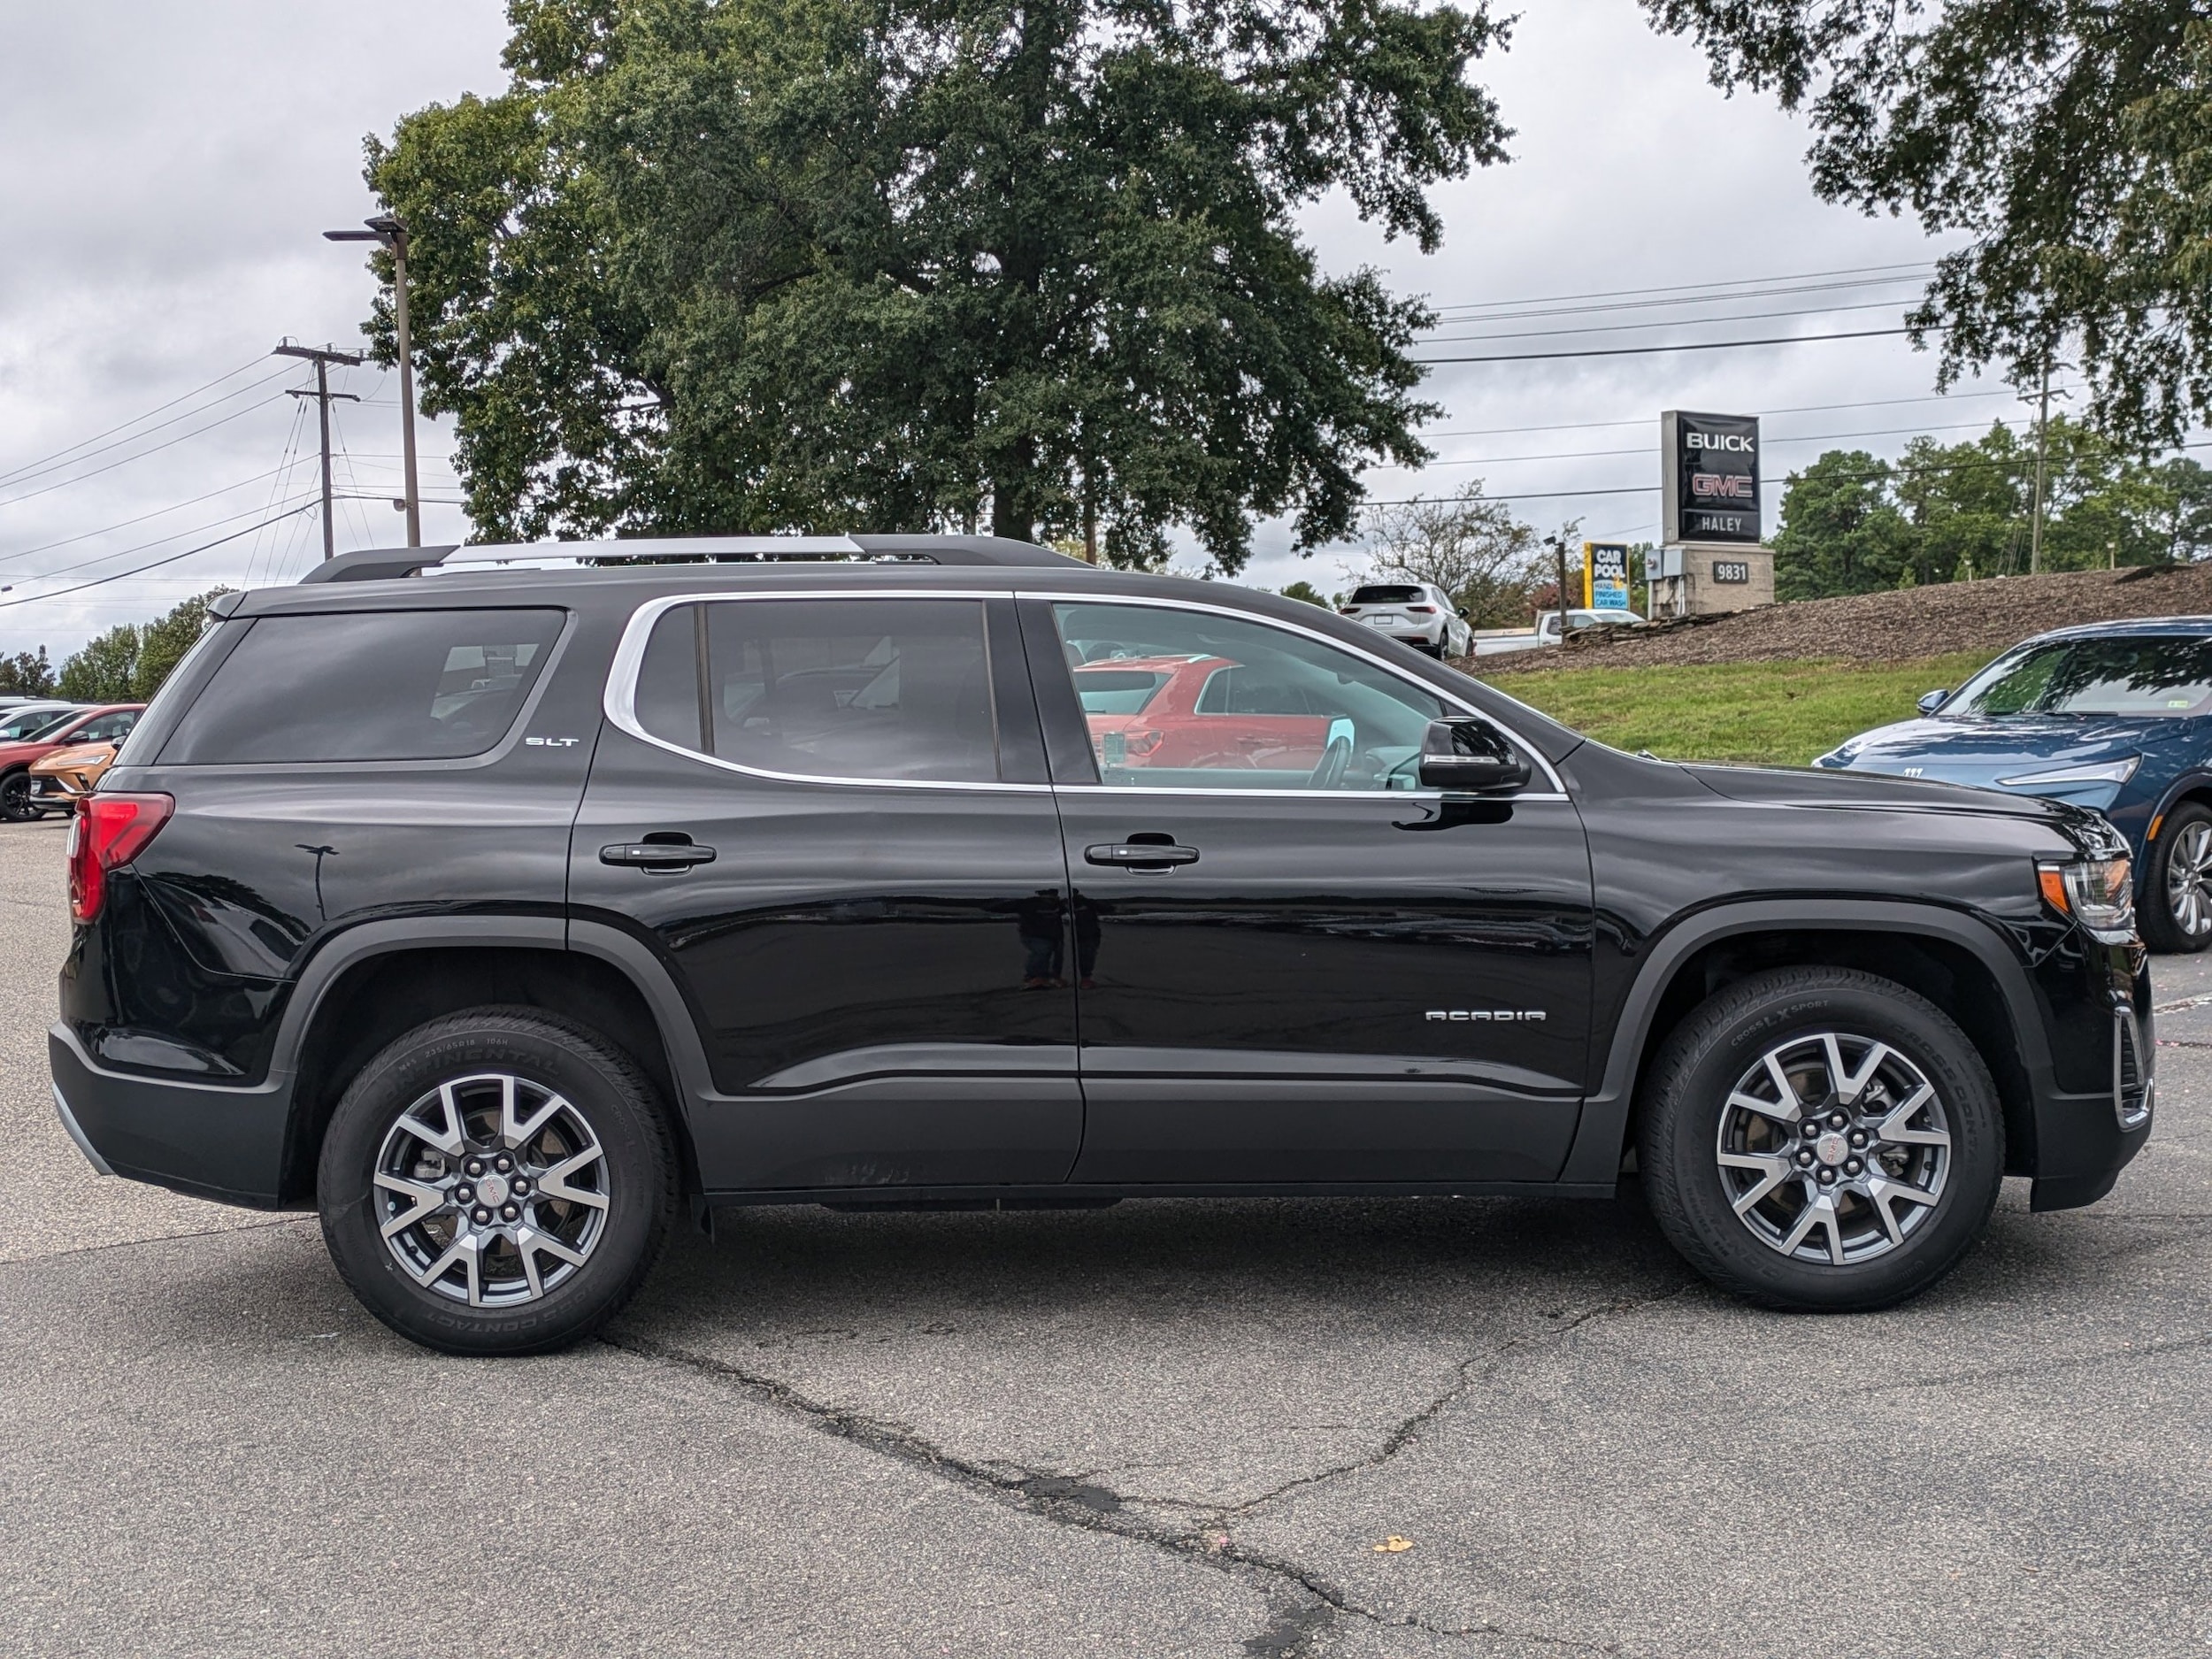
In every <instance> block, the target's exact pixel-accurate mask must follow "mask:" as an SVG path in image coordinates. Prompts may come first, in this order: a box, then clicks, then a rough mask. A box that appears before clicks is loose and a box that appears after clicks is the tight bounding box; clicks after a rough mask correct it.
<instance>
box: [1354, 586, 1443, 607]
mask: <svg viewBox="0 0 2212 1659" xmlns="http://www.w3.org/2000/svg"><path fill="white" fill-rule="evenodd" d="M1427 597H1428V595H1426V594H1425V593H1423V592H1422V591H1421V590H1420V589H1419V588H1360V589H1359V590H1358V591H1357V592H1356V593H1355V594H1354V595H1352V603H1354V604H1356V605H1417V604H1419V603H1421V602H1422V601H1423V600H1425V599H1426V598H1427Z"/></svg>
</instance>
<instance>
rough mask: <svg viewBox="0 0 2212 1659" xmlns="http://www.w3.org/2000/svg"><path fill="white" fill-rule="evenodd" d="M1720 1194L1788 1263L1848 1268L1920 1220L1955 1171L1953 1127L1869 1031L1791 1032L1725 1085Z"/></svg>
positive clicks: (1897, 1055) (1902, 1061)
mask: <svg viewBox="0 0 2212 1659" xmlns="http://www.w3.org/2000/svg"><path fill="white" fill-rule="evenodd" d="M1715 1156H1716V1159H1717V1167H1718V1172H1719V1175H1720V1182H1721V1190H1722V1192H1723V1194H1724V1195H1725V1196H1726V1198H1727V1200H1728V1204H1729V1208H1730V1209H1732V1210H1734V1211H1735V1214H1736V1217H1737V1219H1738V1220H1740V1221H1741V1222H1742V1223H1743V1225H1745V1227H1746V1228H1747V1229H1748V1230H1749V1231H1750V1233H1751V1234H1752V1236H1753V1237H1754V1238H1756V1239H1757V1240H1759V1241H1760V1242H1761V1243H1763V1244H1764V1245H1765V1246H1767V1248H1770V1249H1771V1250H1774V1251H1776V1252H1778V1254H1780V1255H1782V1256H1788V1257H1790V1258H1791V1259H1793V1260H1794V1261H1801V1262H1808V1263H1818V1264H1821V1265H1824V1266H1832V1267H1847V1266H1852V1265H1855V1264H1856V1263H1860V1262H1866V1261H1871V1260H1873V1259H1874V1258H1875V1257H1876V1256H1886V1255H1887V1254H1888V1253H1889V1252H1890V1251H1892V1250H1894V1249H1896V1248H1899V1247H1900V1246H1901V1245H1902V1244H1904V1243H1906V1242H1907V1241H1908V1240H1910V1239H1911V1238H1912V1237H1913V1235H1914V1234H1915V1233H1918V1232H1919V1231H1920V1230H1921V1229H1922V1228H1923V1227H1924V1226H1926V1225H1928V1223H1929V1221H1930V1219H1931V1218H1932V1217H1933V1216H1934V1215H1935V1213H1936V1210H1937V1209H1938V1207H1939V1205H1940V1204H1941V1203H1942V1202H1943V1194H1944V1190H1945V1188H1946V1187H1947V1185H1948V1183H1949V1179H1950V1172H1951V1130H1950V1123H1949V1120H1948V1118H1947V1116H1946V1114H1945V1112H1944V1110H1943V1102H1942V1100H1941V1099H1940V1097H1939V1095H1938V1094H1937V1093H1936V1089H1935V1086H1934V1085H1933V1084H1932V1083H1931V1082H1930V1081H1929V1080H1928V1078H1927V1074H1926V1073H1925V1072H1924V1071H1922V1070H1921V1069H1920V1067H1919V1066H1918V1065H1917V1064H1915V1063H1914V1062H1913V1061H1912V1060H1911V1059H1910V1058H1909V1057H1908V1056H1905V1055H1904V1054H1902V1053H1901V1052H1900V1051H1899V1050H1898V1049H1896V1048H1893V1047H1892V1046H1891V1045H1890V1044H1888V1043H1886V1042H1883V1041H1879V1040H1878V1039H1877V1038H1872V1037H1865V1036H1859V1035H1855V1034H1852V1033H1845V1032H1832V1031H1830V1032H1820V1033H1815V1034H1814V1035H1811V1036H1806V1037H1793V1038H1792V1039H1791V1040H1790V1041H1787V1042H1786V1043H1782V1044H1780V1045H1778V1047H1776V1048H1770V1049H1768V1050H1767V1052H1766V1053H1764V1054H1763V1055H1762V1056H1759V1059H1758V1060H1757V1062H1756V1063H1755V1064H1753V1065H1752V1066H1751V1067H1750V1068H1749V1069H1748V1070H1747V1071H1745V1072H1744V1074H1743V1076H1742V1077H1741V1078H1740V1079H1738V1080H1737V1083H1736V1087H1734V1088H1733V1089H1732V1090H1731V1091H1730V1092H1729V1095H1728V1101H1727V1103H1726V1104H1725V1105H1724V1107H1723V1108H1722V1110H1721V1115H1720V1134H1719V1138H1718V1141H1717V1146H1716V1148H1715Z"/></svg>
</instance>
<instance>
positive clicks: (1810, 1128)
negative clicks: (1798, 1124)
mask: <svg viewBox="0 0 2212 1659" xmlns="http://www.w3.org/2000/svg"><path fill="white" fill-rule="evenodd" d="M1819 1134H1820V1119H1819V1118H1807V1119H1806V1120H1805V1139H1806V1140H1808V1141H1811V1140H1815V1139H1817V1138H1818V1136H1819Z"/></svg>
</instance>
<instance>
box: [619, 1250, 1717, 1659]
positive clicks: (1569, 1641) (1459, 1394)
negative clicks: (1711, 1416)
mask: <svg viewBox="0 0 2212 1659" xmlns="http://www.w3.org/2000/svg"><path fill="white" fill-rule="evenodd" d="M1695 1286H1696V1281H1695V1280H1694V1279H1692V1280H1685V1281H1684V1282H1683V1283H1682V1284H1680V1285H1678V1286H1675V1287H1674V1288H1673V1289H1671V1290H1668V1291H1664V1292H1662V1293H1660V1294H1655V1295H1650V1296H1643V1297H1615V1298H1613V1299H1611V1300H1609V1301H1607V1302H1601V1303H1599V1304H1598V1305H1596V1306H1594V1307H1591V1308H1586V1309H1583V1310H1580V1311H1578V1312H1575V1313H1572V1314H1568V1315H1565V1316H1563V1317H1560V1318H1558V1319H1556V1320H1555V1321H1554V1322H1553V1323H1552V1324H1551V1325H1549V1326H1548V1327H1547V1328H1546V1329H1545V1330H1543V1331H1541V1332H1539V1333H1532V1334H1529V1335H1525V1336H1518V1337H1513V1338H1510V1339H1509V1340H1507V1341H1505V1342H1504V1343H1502V1344H1501V1345H1500V1346H1499V1347H1498V1348H1496V1349H1495V1350H1494V1351H1493V1352H1491V1353H1490V1354H1488V1355H1486V1356H1474V1357H1472V1358H1470V1359H1467V1360H1465V1361H1463V1362H1461V1363H1460V1364H1459V1365H1458V1366H1457V1367H1456V1368H1455V1370H1456V1373H1457V1374H1456V1375H1455V1377H1454V1379H1453V1381H1452V1384H1451V1386H1449V1387H1448V1388H1446V1389H1444V1390H1443V1391H1442V1392H1441V1393H1440V1394H1438V1395H1437V1396H1436V1398H1435V1399H1433V1400H1432V1401H1430V1402H1428V1403H1427V1404H1426V1405H1425V1406H1423V1407H1422V1408H1421V1409H1419V1410H1417V1411H1415V1412H1413V1413H1412V1414H1411V1415H1410V1416H1409V1417H1406V1418H1405V1419H1404V1420H1403V1421H1402V1422H1401V1423H1400V1424H1399V1425H1397V1426H1396V1427H1395V1428H1394V1429H1393V1430H1392V1431H1391V1432H1390V1434H1389V1435H1388V1436H1387V1437H1386V1439H1385V1440H1384V1441H1383V1443H1382V1445H1381V1447H1380V1448H1378V1450H1377V1451H1375V1452H1374V1453H1372V1454H1371V1455H1368V1456H1366V1457H1363V1458H1360V1459H1357V1460H1355V1461H1353V1462H1350V1463H1345V1464H1342V1465H1340V1466H1339V1467H1336V1468H1333V1469H1329V1470H1326V1471H1321V1472H1319V1473H1317V1474H1314V1475H1308V1476H1302V1477H1301V1478H1300V1479H1297V1480H1294V1481H1289V1482H1286V1484H1285V1485H1283V1486H1280V1487H1278V1488H1277V1489H1276V1490H1274V1491H1272V1492H1270V1493H1267V1494H1263V1496H1261V1497H1258V1498H1254V1499H1250V1500H1248V1502H1244V1503H1240V1504H1235V1505H1226V1506H1225V1505H1218V1504H1198V1503H1194V1502H1190V1501H1188V1500H1172V1499H1158V1498H1151V1497H1144V1496H1135V1495H1125V1494H1121V1493H1118V1492H1116V1491H1114V1490H1113V1489H1112V1488H1110V1487H1108V1486H1100V1485H1097V1484H1095V1483H1093V1482H1091V1481H1087V1480H1085V1479H1081V1478H1079V1477H1077V1476H1070V1475H1058V1474H1048V1473H1044V1472H1041V1471H1035V1470H1030V1469H1025V1468H1024V1467H1022V1466H1021V1465H1020V1464H1018V1463H1006V1462H1001V1461H998V1460H992V1461H988V1462H985V1461H979V1460H977V1459H973V1458H967V1457H962V1456H959V1455H956V1454H955V1453H952V1452H949V1451H947V1450H946V1449H945V1448H942V1447H941V1446H939V1445H937V1444H936V1443H935V1442H933V1440H929V1439H928V1438H927V1437H926V1436H925V1435H924V1434H922V1433H921V1432H918V1430H916V1429H915V1428H914V1427H913V1426H912V1425H910V1424H905V1423H900V1422H896V1421H894V1420H890V1419H886V1418H881V1417H871V1416H869V1415H867V1414H866V1413H864V1412H860V1411H855V1410H849V1409H845V1408H843V1407H840V1406H833V1405H830V1404H827V1403H826V1402H822V1401H819V1400H816V1399H813V1398H811V1397H810V1396H809V1395H807V1394H803V1393H802V1392H801V1391H800V1390H798V1389H796V1388H795V1387H793V1386H791V1385H790V1384H788V1383H787V1382H783V1381H781V1380H780V1379H777V1378H774V1377H769V1376H764V1375H763V1374H761V1373H759V1372H757V1371H748V1370H746V1369H745V1368H744V1367H743V1366H741V1365H737V1364H733V1363H730V1362H729V1361H727V1360H723V1359H718V1358H717V1357H715V1356H712V1355H709V1354H701V1353H698V1352H695V1350H692V1349H688V1348H679V1347H676V1346H674V1345H673V1344H670V1343H665V1342H660V1341H657V1340H654V1339H653V1338H651V1337H647V1336H641V1335H636V1334H633V1333H626V1332H616V1333H607V1332H602V1333H600V1334H599V1335H598V1336H597V1337H596V1338H595V1339H594V1340H596V1341H597V1342H599V1343H601V1344H602V1345H603V1346H604V1347H607V1348H613V1349H614V1350H616V1351H617V1352H618V1353H622V1354H627V1355H629V1356H631V1357H633V1358H635V1359H640V1360H643V1361H645V1362H647V1363H651V1364H657V1365H662V1366H666V1367H669V1368H672V1369H676V1370H683V1371H693V1372H696V1373H698V1374H700V1375H703V1376H705V1377H707V1378H710V1379H712V1380H714V1381H716V1382H718V1383H721V1384H723V1385H724V1386H728V1387H731V1388H733V1389H735V1390H736V1391H738V1392H739V1393H741V1394H745V1395H747V1396H749V1398H751V1399H753V1400H755V1401H757V1402H760V1403H761V1404H764V1405H766V1406H769V1407H772V1409H776V1410H778V1411H780V1412H782V1413H784V1414H786V1415H787V1416H792V1417H797V1418H799V1419H800V1420H801V1421H803V1422H804V1423H806V1424H807V1425H809V1426H810V1427H812V1428H815V1429H817V1430H818V1431H820V1432H823V1433H826V1434H829V1435H832V1436H833V1437H834V1438H836V1439H839V1440H847V1441H849V1442H851V1443H852V1444H854V1445H856V1446H859V1447H862V1448H865V1449H866V1450H869V1451H873V1452H878V1453H880V1454H882V1455H886V1456H888V1457H895V1458H896V1459H898V1460H899V1461H900V1462H902V1463H907V1464H909V1465H910V1466H911V1467H914V1468H917V1469H920V1470H923V1471H926V1472H927V1473H930V1474H933V1475H935V1476H937V1477H939V1478H940V1479H946V1480H949V1481H952V1482H953V1483H954V1484H956V1485H958V1486H965V1487H967V1488H968V1489H969V1490H971V1491H974V1492H978V1493H980V1494H983V1495H985V1496H987V1497H989V1498H992V1499H994V1500H995V1501H996V1502H1002V1503H1009V1504H1012V1505H1015V1506H1017V1507H1018V1508H1020V1509H1023V1510H1025V1512H1027V1513H1029V1514H1032V1515H1035V1516H1037V1517H1041V1518H1042V1519H1044V1520H1046V1521H1049V1522H1051V1523H1053V1524H1054V1525H1061V1526H1071V1527H1075V1528H1077V1529H1079V1530H1081V1531H1084V1532H1103V1533H1106V1534H1108V1535H1110V1536H1112V1537H1116V1538H1122V1539H1126V1540H1131V1541H1132V1542H1135V1543H1141V1544H1147V1545H1149V1546H1151V1547H1152V1548H1155V1549H1158V1550H1161V1551H1163V1552H1164V1553H1166V1554H1168V1555H1173V1556H1176V1557H1178V1558H1179V1559H1181V1560H1184V1561H1189V1562H1195V1563H1198V1564H1200V1565H1202V1566H1210V1567H1213V1568H1216V1569H1217V1570H1220V1571H1242V1572H1245V1573H1248V1574H1251V1575H1255V1576H1258V1577H1262V1578H1269V1579H1272V1580H1275V1581H1276V1582H1277V1583H1278V1585H1279V1587H1281V1588H1285V1589H1288V1590H1289V1591H1290V1592H1291V1594H1293V1595H1294V1596H1302V1597H1304V1598H1309V1599H1308V1600H1306V1601H1304V1603H1303V1604H1302V1605H1301V1606H1295V1607H1293V1608H1290V1609H1286V1610H1284V1611H1281V1612H1279V1613H1277V1614H1276V1615H1275V1616H1274V1617H1272V1618H1271V1620H1270V1622H1269V1624H1267V1625H1266V1627H1265V1628H1263V1630H1261V1631H1260V1632H1258V1633H1257V1634H1256V1635H1254V1636H1252V1637H1249V1638H1248V1639H1247V1640H1246V1641H1245V1643H1244V1647H1245V1651H1246V1652H1247V1653H1248V1654H1251V1655H1256V1656H1258V1659H1295V1655H1299V1654H1300V1653H1302V1652H1303V1651H1305V1650H1304V1649H1302V1647H1300V1646H1299V1644H1300V1643H1301V1642H1302V1641H1305V1640H1307V1639H1308V1638H1320V1637H1322V1636H1324V1635H1325V1633H1326V1632H1327V1629H1328V1627H1329V1625H1330V1624H1331V1623H1332V1622H1333V1620H1334V1618H1336V1617H1338V1616H1345V1617H1352V1618H1356V1619H1361V1620H1363V1621H1365V1622H1367V1623H1369V1624H1374V1625H1376V1626H1378V1627H1379V1628H1385V1629H1412V1630H1417V1631H1420V1632H1423V1633H1425V1634H1426V1635H1430V1636H1436V1637H1440V1638H1443V1639H1445V1640H1474V1639H1476V1638H1494V1639H1496V1640H1502V1641H1512V1642H1518V1643H1523V1644H1526V1645H1529V1646H1532V1647H1542V1648H1548V1649H1555V1650H1560V1651H1566V1652H1574V1653H1604V1654H1617V1653H1618V1652H1620V1651H1621V1647H1620V1645H1619V1644H1618V1643H1601V1642H1590V1641H1582V1640H1576V1639H1573V1638H1571V1637H1563V1636H1551V1635H1546V1634H1544V1633H1542V1632H1536V1631H1517V1630H1511V1629H1509V1628H1507V1627H1505V1626H1503V1625H1500V1624H1490V1623H1484V1624H1470V1625H1440V1624H1430V1623H1427V1622H1425V1621H1424V1620H1421V1619H1419V1618H1417V1617H1413V1616H1407V1617H1403V1618H1391V1617H1385V1616H1384V1615H1383V1614H1380V1613H1378V1612H1376V1611H1375V1610H1374V1609H1371V1608H1368V1607H1364V1606H1362V1605H1361V1604H1360V1603H1359V1602H1357V1601H1354V1600H1353V1599H1352V1598H1351V1596H1350V1594H1348V1592H1346V1591H1344V1590H1342V1589H1340V1588H1339V1587H1337V1586H1334V1585H1333V1584H1331V1583H1329V1582H1328V1581H1327V1580H1326V1579H1325V1578H1322V1577H1320V1576H1319V1575H1318V1574H1317V1573H1316V1572H1315V1571H1311V1570H1310V1569H1308V1568H1306V1567H1303V1566H1302V1565H1300V1564H1299V1563H1297V1562H1295V1561H1294V1560H1291V1559H1289V1558H1288V1557H1286V1556H1282V1555H1275V1554H1273V1553H1271V1552H1270V1551H1265V1550H1261V1549H1256V1548H1252V1547H1251V1546H1249V1545H1247V1544H1241V1543H1239V1542H1238V1541H1236V1540H1235V1539H1233V1537H1232V1536H1231V1535H1230V1534H1229V1532H1227V1531H1226V1530H1225V1526H1226V1517H1231V1516H1240V1515H1245V1514H1248V1513H1249V1512H1250V1511H1251V1510H1253V1509H1256V1508H1258V1507H1259V1506H1261V1505H1262V1504H1265V1503H1269V1502H1273V1501H1274V1500H1275V1499H1276V1498H1279V1497H1280V1496H1282V1495H1283V1494H1285V1493H1287V1492H1292V1491H1296V1490H1298V1489H1300V1488H1302V1487H1304V1486H1315V1485H1318V1484H1320V1483H1321V1482H1323V1481H1326V1480H1332V1479H1338V1478H1340V1477H1341V1476H1343V1475H1348V1474H1356V1473H1358V1472H1359V1471H1363V1470H1367V1469H1375V1468H1379V1467H1381V1466H1382V1465H1383V1464H1385V1463H1388V1462H1389V1461H1390V1460H1391V1459H1392V1458H1394V1457H1395V1456H1397V1455H1398V1454H1399V1453H1401V1452H1402V1451H1403V1450H1405V1448H1407V1447H1409V1446H1410V1445H1413V1444H1414V1443H1415V1442H1416V1441H1417V1440H1418V1439H1419V1437H1420V1431H1421V1429H1422V1428H1423V1427H1424V1426H1425V1425H1427V1424H1429V1423H1432V1422H1433V1421H1434V1420H1435V1419H1436V1418H1437V1417H1439V1416H1440V1415H1441V1414H1442V1413H1443V1412H1445V1411H1446V1410H1448V1409H1450V1407H1451V1406H1452V1405H1453V1403H1454V1402H1456V1401H1458V1400H1459V1399H1461V1398H1463V1396H1464V1395H1465V1394H1468V1393H1469V1392H1470V1391H1471V1389H1472V1388H1473V1387H1475V1386H1476V1385H1477V1384H1479V1383H1481V1382H1484V1381H1487V1380H1488V1379H1491V1378H1493V1377H1494V1376H1495V1375H1496V1374H1497V1372H1498V1371H1500V1370H1501V1369H1502V1367H1503V1366H1504V1364H1505V1363H1506V1361H1507V1360H1508V1359H1509V1357H1510V1356H1514V1355H1516V1354H1517V1353H1520V1352H1523V1351H1525V1350H1528V1349H1531V1348H1535V1347H1537V1346H1539V1345H1540V1344H1543V1343H1550V1342H1557V1341H1559V1340H1563V1339H1564V1338H1565V1337H1567V1336H1570V1335H1571V1334H1572V1333H1574V1332H1575V1331H1577V1330H1578V1329H1580V1328H1581V1327H1582V1326H1583V1325H1587V1324H1588V1323H1590V1322H1591V1321H1592V1320H1594V1319H1598V1318H1601V1317H1606V1316H1607V1315H1614V1316H1625V1315H1628V1314H1632V1313H1636V1312H1640V1311H1641V1310H1644V1309H1647V1308H1651V1307H1655V1306H1657V1305H1658V1304H1660V1303H1662V1302H1668V1301H1671V1299H1673V1298H1674V1297H1676V1296H1678V1295H1681V1294H1683V1293H1684V1292H1685V1291H1687V1290H1691V1289H1694V1287H1695ZM1132 1503H1136V1504H1141V1505H1143V1506H1145V1507H1147V1508H1152V1509H1194V1510H1197V1511H1198V1512H1200V1513H1201V1514H1203V1515H1205V1516H1207V1517H1210V1525H1207V1526H1205V1527H1202V1528H1199V1529H1197V1530H1190V1529H1187V1528H1186V1529H1180V1530H1178V1529H1175V1528H1170V1527H1165V1526H1160V1525H1155V1524H1153V1523H1152V1522H1151V1521H1149V1520H1148V1519H1147V1518H1146V1517H1144V1516H1143V1515H1142V1514H1141V1513H1137V1512H1135V1511H1133V1510H1132V1509H1131V1508H1130V1507H1129V1506H1130V1505H1131V1504H1132Z"/></svg>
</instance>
